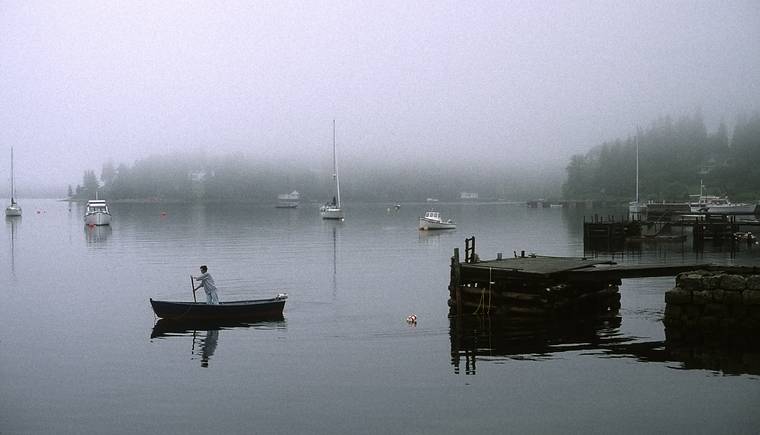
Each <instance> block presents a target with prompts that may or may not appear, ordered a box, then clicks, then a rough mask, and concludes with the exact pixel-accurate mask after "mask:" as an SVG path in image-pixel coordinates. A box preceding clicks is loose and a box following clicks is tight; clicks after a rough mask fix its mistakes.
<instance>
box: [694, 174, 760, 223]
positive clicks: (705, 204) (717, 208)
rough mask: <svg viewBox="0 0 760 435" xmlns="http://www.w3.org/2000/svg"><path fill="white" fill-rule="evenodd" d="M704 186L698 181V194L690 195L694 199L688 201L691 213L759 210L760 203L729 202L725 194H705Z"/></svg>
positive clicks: (754, 212)
mask: <svg viewBox="0 0 760 435" xmlns="http://www.w3.org/2000/svg"><path fill="white" fill-rule="evenodd" d="M704 189H705V186H704V184H703V183H702V182H701V181H700V183H699V195H691V197H692V198H693V199H694V200H693V201H691V202H689V208H690V209H691V212H692V213H714V214H747V215H749V214H757V213H758V212H759V211H760V205H758V204H747V203H744V202H738V203H737V202H731V201H730V200H729V199H728V197H726V196H716V195H705V194H704Z"/></svg>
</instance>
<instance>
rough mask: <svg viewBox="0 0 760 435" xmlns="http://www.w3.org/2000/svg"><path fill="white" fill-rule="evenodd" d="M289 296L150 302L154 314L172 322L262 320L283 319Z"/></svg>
mask: <svg viewBox="0 0 760 435" xmlns="http://www.w3.org/2000/svg"><path fill="white" fill-rule="evenodd" d="M287 299H288V295H286V294H279V295H277V296H275V297H273V298H270V299H256V300H250V301H230V302H220V303H219V304H217V305H213V304H207V303H205V302H170V301H154V300H153V299H151V300H150V305H151V306H152V307H153V312H155V313H156V316H158V317H160V318H162V319H172V320H262V319H272V318H282V309H283V308H284V307H285V301H286V300H287Z"/></svg>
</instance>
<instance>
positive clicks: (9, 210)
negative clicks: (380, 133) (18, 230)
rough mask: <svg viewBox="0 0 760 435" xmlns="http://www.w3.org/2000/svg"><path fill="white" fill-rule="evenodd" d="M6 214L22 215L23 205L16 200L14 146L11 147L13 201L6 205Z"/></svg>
mask: <svg viewBox="0 0 760 435" xmlns="http://www.w3.org/2000/svg"><path fill="white" fill-rule="evenodd" d="M5 215H6V216H8V217H16V216H21V206H20V205H18V203H17V202H16V186H15V185H14V176H13V147H11V203H10V205H8V207H5Z"/></svg>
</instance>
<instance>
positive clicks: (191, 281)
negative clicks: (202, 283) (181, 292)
mask: <svg viewBox="0 0 760 435" xmlns="http://www.w3.org/2000/svg"><path fill="white" fill-rule="evenodd" d="M190 288H191V289H193V302H198V301H197V300H196V299H195V284H193V276H192V275H190Z"/></svg>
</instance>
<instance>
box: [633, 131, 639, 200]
mask: <svg viewBox="0 0 760 435" xmlns="http://www.w3.org/2000/svg"><path fill="white" fill-rule="evenodd" d="M634 140H635V141H636V205H638V204H639V132H638V131H637V132H636V136H635V137H634Z"/></svg>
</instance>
